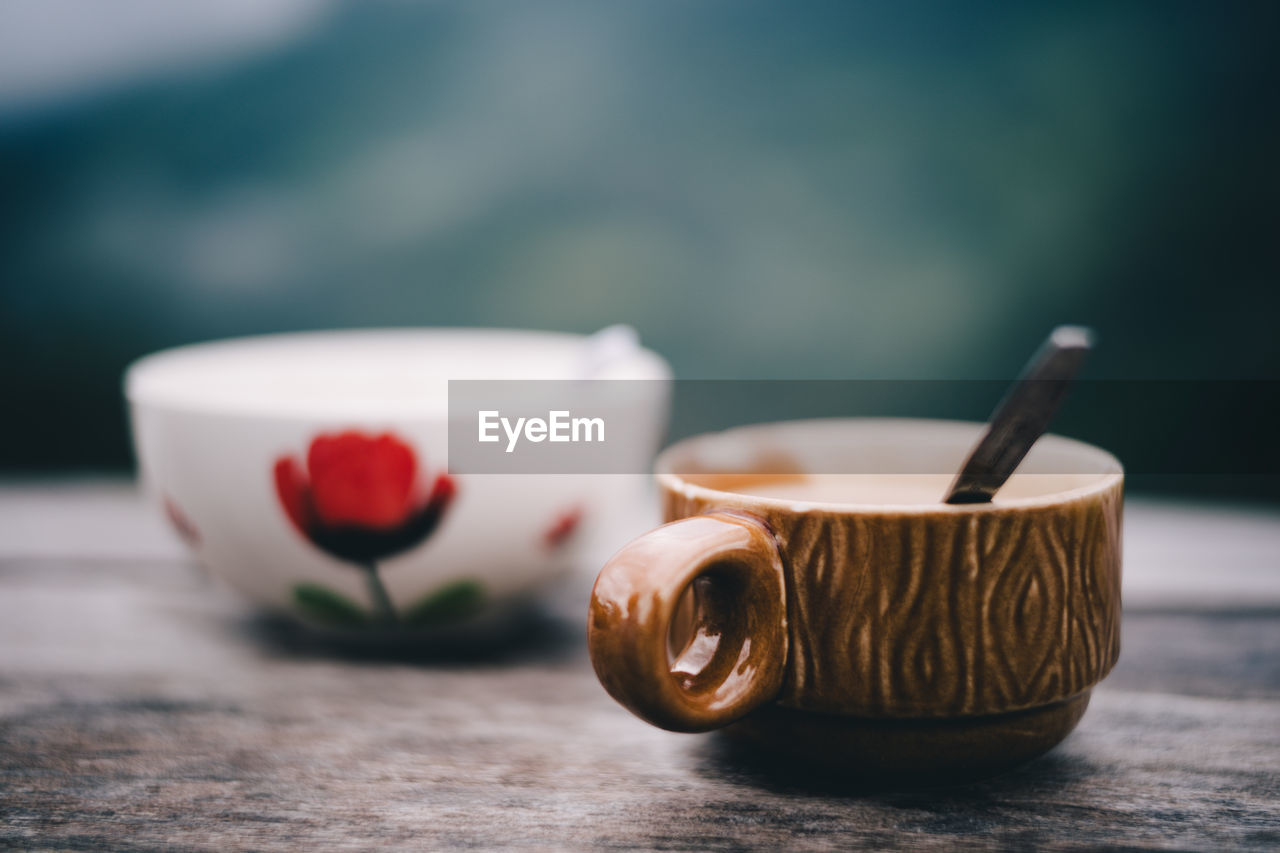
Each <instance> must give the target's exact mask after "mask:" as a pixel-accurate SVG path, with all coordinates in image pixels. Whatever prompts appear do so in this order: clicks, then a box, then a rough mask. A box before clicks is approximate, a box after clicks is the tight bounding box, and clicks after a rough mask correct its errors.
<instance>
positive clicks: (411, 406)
mask: <svg viewBox="0 0 1280 853" xmlns="http://www.w3.org/2000/svg"><path fill="white" fill-rule="evenodd" d="M484 337H488V338H501V339H504V340H506V341H509V342H511V343H513V344H519V343H529V344H532V345H535V346H536V345H539V344H542V345H546V344H559V345H569V344H574V343H580V342H583V341H586V340H587V339H588V338H590V335H587V334H580V333H576V332H560V331H550V330H541V329H522V328H503V327H497V326H492V327H491V326H474V327H473V326H384V327H358V328H349V329H314V330H302V331H291V332H278V333H270V334H262V335H243V336H236V337H229V338H216V339H212V340H208V341H199V342H195V343H190V344H183V345H180V346H175V347H169V348H166V349H162V350H158V351H156V352H152V353H149V354H147V355H144V356H142V357H140V358H138V359H135V360H134V361H133V362H131V363H130V364H129V365H128V366H127V367H126V368H125V370H124V374H123V377H122V390H123V393H124V397H125V399H126V401H127V402H128V404H129V406H130V407H131V408H135V409H136V408H147V409H153V410H160V411H166V412H181V413H188V414H206V415H220V416H239V417H258V418H273V419H293V420H316V419H324V418H350V417H351V416H352V415H353V414H358V415H359V416H360V417H362V418H374V419H381V420H401V419H431V420H435V419H439V418H442V417H445V416H447V414H448V405H447V400H439V399H432V400H420V401H413V402H412V403H407V404H396V405H388V403H387V401H385V400H376V401H361V402H360V403H359V404H358V409H357V408H352V407H350V406H344V405H342V404H341V402H337V403H335V402H327V401H326V402H318V401H308V402H290V403H289V404H288V405H273V404H271V403H270V402H266V401H264V400H263V399H262V397H260V396H259V397H256V398H254V397H250V396H248V395H246V397H245V398H244V399H242V400H228V399H226V398H225V397H219V398H217V399H213V400H204V399H197V398H193V397H191V396H189V395H182V396H180V397H179V396H176V395H174V394H172V393H171V391H170V390H168V389H165V388H163V387H157V386H158V385H159V382H158V380H156V379H154V378H152V377H153V374H155V373H157V372H159V371H168V370H174V369H175V363H180V362H181V361H184V360H187V359H195V358H201V359H204V358H217V355H218V353H219V352H221V351H226V352H227V353H233V352H236V353H238V352H243V350H244V349H246V348H251V347H257V346H261V347H270V346H273V345H279V346H281V347H282V348H287V347H289V346H290V345H291V344H295V343H296V344H300V345H305V344H313V345H314V344H315V343H317V342H320V341H323V340H325V339H334V340H337V341H342V342H346V343H348V344H349V343H351V342H357V341H359V340H360V339H361V338H368V339H381V340H386V341H391V340H395V339H403V340H406V341H412V340H413V339H426V340H435V341H444V340H447V339H450V338H453V339H458V340H465V339H468V338H470V339H479V338H484ZM628 359H629V361H628V362H627V363H628V364H633V365H635V366H636V368H637V372H638V373H640V374H642V375H637V376H635V377H627V379H637V380H641V381H659V382H670V381H671V379H672V370H671V366H670V364H668V363H667V361H666V359H664V358H663V357H662V356H661V355H659V354H658V353H656V352H655V351H653V350H651V349H649V348H648V347H645V346H643V345H637V346H636V349H635V352H634V353H632V354H630V355H629V356H628ZM504 378H511V379H515V378H516V377H504ZM571 378H572V377H567V376H566V377H534V379H557V380H559V379H565V380H568V379H571Z"/></svg>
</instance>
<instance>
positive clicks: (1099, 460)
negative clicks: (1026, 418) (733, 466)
mask: <svg viewBox="0 0 1280 853" xmlns="http://www.w3.org/2000/svg"><path fill="white" fill-rule="evenodd" d="M985 426H986V425H985V424H984V423H982V422H980V421H962V420H950V419H942V418H876V417H854V418H811V419H801V420H789V421H769V422H765V423H757V424H747V425H743V426H736V427H731V428H729V429H726V430H722V431H719V432H710V433H702V434H699V435H694V436H690V437H688V438H684V439H681V440H680V441H677V442H676V443H674V444H672V445H670V446H669V447H667V448H666V449H664V450H663V451H662V452H661V453H659V454H658V456H657V458H656V459H655V461H654V478H655V480H656V481H657V483H658V485H659V486H660V487H661V488H663V489H665V490H667V491H670V492H674V493H676V494H680V495H683V496H684V497H685V498H701V499H703V500H711V501H722V500H725V499H726V498H728V499H732V500H734V501H736V502H739V503H743V504H754V505H758V506H762V507H767V508H770V509H774V510H783V511H796V512H802V511H807V510H821V511H826V512H835V513H841V512H845V513H850V514H869V513H883V512H887V513H892V514H894V515H916V514H918V515H925V514H933V513H940V512H941V513H960V514H965V513H985V512H1004V511H1009V510H1022V509H1031V508H1035V507H1047V506H1060V505H1062V504H1066V503H1071V502H1074V501H1079V500H1085V499H1089V498H1091V497H1094V496H1096V495H1100V494H1103V493H1106V492H1108V491H1110V490H1112V489H1113V488H1115V487H1116V486H1117V484H1123V482H1124V467H1123V466H1122V465H1121V464H1120V460H1119V459H1117V458H1116V457H1115V456H1114V455H1112V454H1111V453H1110V452H1108V451H1106V450H1103V449H1102V448H1100V447H1097V446H1095V445H1092V444H1089V443H1087V442H1083V441H1079V440H1078V439H1074V438H1067V437H1066V436H1061V435H1057V434H1054V433H1046V434H1045V435H1044V436H1042V437H1041V438H1040V440H1039V442H1037V447H1039V446H1041V444H1045V445H1046V446H1047V447H1050V448H1052V449H1056V450H1058V451H1062V452H1068V453H1076V454H1080V455H1081V457H1083V458H1089V459H1091V460H1092V461H1093V462H1094V463H1096V464H1098V465H1099V466H1100V467H1101V468H1102V469H1103V470H1101V471H1100V472H1098V473H1097V478H1096V479H1095V480H1093V481H1092V482H1089V483H1087V484H1085V485H1082V486H1077V487H1074V488H1071V489H1064V490H1061V491H1054V492H1048V493H1046V494H1042V495H1033V496H1030V497H1021V498H1009V499H1005V500H1001V501H1000V502H999V503H992V502H988V503H971V504H947V503H943V502H942V501H941V499H939V501H938V502H937V503H925V504H902V503H855V502H848V503H844V502H833V501H804V500H796V499H792V498H782V497H773V496H763V495H754V494H751V493H750V492H739V491H733V490H731V489H716V488H712V487H710V486H704V485H699V484H697V483H693V482H690V481H689V480H688V479H686V476H685V475H682V474H681V473H679V472H678V471H677V470H675V464H674V463H675V460H676V459H677V458H679V457H680V456H682V455H687V454H690V453H692V452H694V451H695V450H696V449H697V448H699V447H702V446H707V445H713V444H716V443H721V442H730V441H741V440H743V439H757V440H758V439H759V438H760V437H761V436H767V435H770V434H773V435H776V434H777V433H785V432H789V431H796V432H803V431H804V430H807V429H850V430H858V429H874V430H883V431H886V432H887V431H890V430H892V431H893V432H894V434H895V435H901V434H902V433H903V432H904V431H906V430H911V429H920V428H929V429H940V430H952V431H961V430H963V431H967V432H970V433H971V434H972V440H974V441H976V439H977V436H978V434H979V431H980V430H981V429H982V428H983V427H985ZM775 446H776V445H775ZM728 473H732V471H731V470H730V471H728Z"/></svg>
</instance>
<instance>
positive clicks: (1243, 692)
mask: <svg viewBox="0 0 1280 853" xmlns="http://www.w3.org/2000/svg"><path fill="white" fill-rule="evenodd" d="M1125 569H1126V612H1125V617H1124V619H1125V621H1124V635H1123V651H1122V654H1121V661H1120V664H1119V665H1118V667H1117V668H1116V670H1115V671H1114V673H1113V674H1112V675H1111V677H1110V678H1109V679H1108V680H1107V681H1106V682H1105V683H1104V684H1103V685H1102V686H1101V687H1099V688H1098V689H1097V690H1096V691H1095V695H1094V701H1093V703H1092V705H1091V707H1090V709H1089V711H1088V713H1087V714H1086V716H1085V718H1084V721H1083V722H1082V723H1081V725H1080V727H1079V729H1078V730H1077V731H1076V732H1075V733H1074V734H1073V735H1071V736H1070V737H1069V738H1068V739H1067V740H1066V741H1065V742H1064V743H1063V744H1062V745H1061V746H1059V747H1058V748H1057V749H1055V750H1054V751H1053V752H1051V753H1049V754H1048V755H1046V756H1044V757H1043V758H1041V759H1039V760H1037V761H1035V762H1033V763H1031V764H1029V765H1026V766H1024V767H1022V768H1020V769H1018V770H1015V771H1013V772H1010V773H1007V774H1005V775H1003V776H1000V777H997V778H995V779H991V780H987V781H984V782H979V783H974V784H970V785H965V786H961V787H953V788H945V789H932V790H920V791H892V790H880V791H875V790H855V789H852V788H847V787H844V786H842V785H841V784H840V783H839V782H838V781H833V780H823V781H815V780H809V779H805V778H804V777H802V776H797V775H794V774H784V773H779V772H777V771H775V770H770V769H768V768H765V767H761V766H759V765H758V764H756V763H754V762H753V761H752V760H751V758H750V757H749V756H741V755H738V754H735V753H734V751H733V750H731V749H730V748H729V747H728V745H727V744H725V743H724V742H723V741H722V740H721V739H719V738H717V737H715V736H692V735H674V734H669V733H666V732H662V731H659V730H657V729H654V728H651V727H649V726H648V725H646V724H644V723H642V722H640V721H639V720H637V719H635V718H633V717H632V716H630V715H629V714H628V713H627V712H626V711H623V710H622V709H621V708H620V707H618V706H617V705H615V704H614V703H613V702H612V701H611V700H610V699H609V698H608V697H607V696H606V695H605V694H604V691H603V690H602V689H601V688H600V687H599V685H598V684H597V683H596V680H595V677H594V676H593V674H592V672H591V668H590V665H589V663H588V661H587V657H586V653H585V648H584V627H583V624H582V623H583V619H582V618H581V617H582V613H583V604H584V601H585V596H586V591H587V589H588V588H589V580H590V579H589V576H588V573H587V572H586V570H585V568H584V573H583V574H582V575H580V576H578V577H576V578H575V579H574V580H573V581H572V582H570V583H568V584H566V585H565V586H564V587H562V588H560V589H558V590H556V591H555V592H554V593H552V594H549V595H548V597H547V598H546V600H545V602H544V605H543V607H542V609H541V611H540V612H539V613H536V614H534V615H533V616H531V617H530V618H529V619H528V620H526V622H525V623H522V624H521V625H519V626H517V627H515V628H513V629H512V631H511V632H510V635H509V636H508V637H506V638H504V640H503V641H502V642H495V643H494V644H492V645H491V647H489V648H483V649H473V650H470V651H468V652H466V653H462V652H459V651H457V650H453V651H449V650H443V651H438V652H435V653H433V654H420V655H418V656H412V657H410V656H404V655H401V656H389V655H385V654H377V653H372V652H358V651H356V650H351V649H341V648H335V647H332V646H330V645H325V644H323V643H320V642H318V641H317V640H315V639H314V638H312V637H311V636H309V635H307V634H304V633H300V632H298V631H296V630H293V629H290V628H288V627H287V626H282V625H279V624H276V623H273V622H270V621H263V620H262V619H260V618H258V617H255V616H253V615H252V614H251V613H249V612H248V611H246V610H245V608H244V607H243V605H242V604H240V602H238V601H237V599H236V598H235V597H234V596H233V595H231V594H230V593H227V592H225V591H224V590H222V588H221V587H220V586H219V585H218V584H216V583H215V582H213V581H210V580H209V579H207V578H206V577H204V576H203V575H202V574H201V573H200V572H199V570H197V569H196V568H195V567H194V566H192V565H191V564H190V562H189V561H188V560H187V559H186V557H185V556H183V554H182V552H181V551H180V550H179V549H178V547H177V546H176V543H175V542H174V541H173V540H172V539H171V538H169V536H168V534H167V532H166V531H165V530H164V529H163V528H162V527H161V526H160V525H159V522H158V521H157V520H156V518H155V517H154V515H153V513H152V512H151V511H150V510H149V509H148V508H146V507H144V506H143V505H142V504H141V503H140V501H139V500H138V498H137V497H136V495H135V494H134V492H133V490H132V488H130V487H129V486H127V485H126V484H123V483H111V482H107V483H103V482H72V483H35V484H11V485H9V486H7V487H3V488H0V845H10V846H16V847H44V848H56V849H98V848H110V849H116V850H121V849H156V848H162V847H164V848H170V849H171V848H179V849H205V850H228V849H242V848H252V849H269V850H271V849H281V850H292V849H298V848H303V847H317V848H319V849H344V848H346V849H367V848H370V847H373V846H374V845H378V846H392V847H402V848H410V849H424V848H425V849H431V848H440V847H449V846H459V847H461V846H468V847H483V848H494V847H532V848H540V849H550V850H559V849H580V848H602V847H603V848H609V847H628V848H630V847H638V848H663V849H671V848H675V849H690V848H693V849H701V848H709V849H742V848H755V847H774V848H784V849H845V848H849V847H854V846H873V847H876V848H911V849H939V850H953V849H957V848H967V847H978V848H986V847H991V846H1002V847H1015V848H1022V847H1050V848H1052V847H1088V848H1097V847H1104V846H1105V847H1117V848H1126V847H1158V848H1180V849H1187V850H1205V849H1211V848H1228V849H1248V848H1253V849H1276V848H1278V847H1280V514H1278V513H1276V512H1274V511H1267V510H1257V509H1255V510H1233V509H1222V508H1207V507H1197V506H1194V505H1175V504H1144V503H1142V502H1139V501H1133V502H1131V504H1130V507H1129V509H1128V511H1127V516H1126V567H1125Z"/></svg>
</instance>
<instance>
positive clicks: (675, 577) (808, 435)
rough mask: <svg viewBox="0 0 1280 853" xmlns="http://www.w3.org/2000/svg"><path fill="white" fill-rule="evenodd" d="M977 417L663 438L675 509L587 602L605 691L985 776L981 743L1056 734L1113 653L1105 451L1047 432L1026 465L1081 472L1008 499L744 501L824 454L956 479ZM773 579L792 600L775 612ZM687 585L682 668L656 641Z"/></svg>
mask: <svg viewBox="0 0 1280 853" xmlns="http://www.w3.org/2000/svg"><path fill="white" fill-rule="evenodd" d="M979 429H980V425H978V424H962V423H954V422H933V421H877V420H872V419H863V420H850V421H814V422H794V423H788V424H777V425H766V426H761V427H747V428H742V429H739V430H733V431H730V432H728V433H724V434H720V435H716V436H704V437H701V438H697V439H692V440H690V441H688V442H684V443H682V444H679V445H676V446H675V447H673V448H671V449H670V450H668V451H667V452H665V453H664V454H663V455H662V456H661V457H660V459H659V463H658V466H659V467H658V470H659V474H658V483H659V487H660V489H661V493H662V500H663V512H664V516H665V517H666V518H667V519H668V520H669V521H670V523H668V524H666V525H664V526H663V527H661V528H658V529H657V530H655V531H653V532H652V533H650V534H647V535H645V536H643V537H641V538H640V539H638V540H636V541H635V542H633V543H632V544H630V545H628V546H626V547H624V548H623V549H622V550H621V551H620V552H618V554H617V555H615V556H614V557H613V558H612V559H611V561H610V562H609V563H608V564H607V565H606V566H605V568H604V570H603V571H602V572H601V575H600V578H599V580H598V581H597V584H596V587H595V592H594V595H593V599H592V605H591V614H590V622H589V641H590V646H591V653H592V661H593V663H594V665H595V668H596V672H597V673H598V674H599V676H600V679H601V681H602V683H603V684H604V685H605V687H606V689H608V690H609V692H610V693H611V694H612V695H613V696H614V697H615V698H617V699H618V700H619V701H620V702H622V703H623V704H624V705H626V706H627V707H629V708H630V709H631V710H632V711H634V712H636V713H637V714H638V715H640V716H641V717H643V718H644V719H647V720H649V721H650V722H653V723H655V724H657V725H659V726H662V727H664V728H669V729H672V730H676V731H706V730H709V729H713V728H718V727H722V726H725V725H728V724H730V723H735V722H738V721H740V720H741V722H740V723H739V724H738V725H736V726H734V728H733V731H735V732H736V733H738V734H740V735H742V736H744V737H748V738H751V739H752V740H754V741H755V742H757V743H764V742H767V741H769V740H770V738H773V737H775V736H776V738H780V739H781V740H780V741H779V742H778V743H775V744H774V746H778V747H781V748H790V747H791V746H794V747H795V749H796V750H798V751H800V752H803V750H802V749H801V748H800V741H801V740H804V739H806V738H807V739H808V740H810V741H812V743H813V744H814V745H815V746H816V749H814V750H811V752H813V753H814V754H815V755H821V754H822V753H823V752H824V750H825V751H826V754H828V755H832V756H841V755H843V754H846V753H850V752H852V753H864V752H866V750H867V749H868V744H870V743H872V742H875V743H877V744H879V746H877V747H876V749H875V750H874V752H875V756H876V757H875V762H873V763H876V764H878V765H879V766H881V767H883V768H892V767H894V766H898V767H899V768H900V769H906V768H910V767H914V766H916V765H917V764H919V763H921V762H923V764H925V765H928V764H930V763H931V762H932V763H933V764H934V765H935V766H936V767H938V768H939V769H940V768H942V767H943V766H944V765H945V766H946V767H948V768H951V769H952V770H955V769H956V768H963V767H965V766H969V767H972V768H973V769H978V768H979V765H981V767H984V768H986V767H989V766H991V764H992V761H994V760H995V759H994V758H992V760H991V761H985V762H978V761H977V759H976V757H974V756H975V755H976V753H977V752H981V751H982V749H986V748H988V747H991V745H992V744H998V743H1001V742H1002V741H1001V738H1002V737H1003V736H1004V735H1002V734H1001V733H1002V732H1003V733H1004V734H1005V735H1008V737H1009V738H1010V740H1008V741H1007V743H1005V747H1007V748H1002V751H1001V752H1000V756H1003V758H1004V759H1005V760H1022V759H1025V758H1027V757H1029V756H1030V755H1032V754H1036V753H1038V752H1040V751H1043V750H1044V749H1047V748H1049V747H1051V746H1052V745H1053V744H1055V743H1057V742H1058V741H1059V740H1061V738H1062V737H1064V736H1065V735H1066V734H1067V733H1068V732H1069V731H1070V730H1071V728H1072V727H1073V726H1074V725H1075V723H1076V722H1077V721H1078V720H1079V717H1080V715H1081V714H1082V713H1083V710H1084V706H1085V704H1086V703H1087V699H1088V691H1089V690H1090V688H1091V687H1092V686H1093V685H1094V684H1096V683H1097V682H1098V681H1099V680H1101V679H1102V678H1103V677H1104V676H1105V675H1106V674H1107V672H1108V671H1110V669H1111V667H1112V666H1113V664H1114V663H1115V661H1116V658H1117V656H1118V654H1119V633H1120V631H1119V629H1120V545H1121V506H1122V492H1123V476H1122V474H1121V469H1120V466H1119V463H1118V462H1116V460H1115V459H1114V458H1113V457H1111V456H1110V455H1109V454H1106V453H1105V452H1103V451H1101V450H1098V449H1096V448H1092V447H1089V446H1088V445H1084V444H1081V443H1079V442H1073V441H1070V440H1067V439H1062V438H1058V437H1054V436H1046V437H1045V439H1043V440H1042V441H1041V443H1040V444H1038V445H1037V446H1036V449H1035V450H1033V452H1032V455H1031V456H1029V457H1028V459H1027V461H1026V462H1025V463H1024V466H1025V468H1026V470H1027V471H1028V472H1031V473H1034V472H1042V473H1043V472H1049V473H1052V474H1053V475H1055V476H1056V475H1059V474H1067V475H1069V484H1070V485H1071V488H1069V489H1067V490H1065V491H1056V492H1049V493H1045V494H1038V495H1037V494H1030V495H1027V496H1024V497H1018V498H1015V499H1010V500H1005V501H1003V502H1000V503H996V504H970V505H958V506H957V505H947V504H943V503H942V502H941V495H939V499H938V501H937V502H936V503H916V504H903V505H879V504H871V503H867V504H838V503H825V502H804V501H797V500H784V499H779V498H775V497H759V496H753V495H751V494H749V492H750V490H751V488H752V486H753V485H756V486H759V485H761V484H768V486H769V487H770V488H773V487H776V485H777V484H778V483H779V482H786V481H788V480H790V479H794V478H803V477H804V476H806V475H807V474H819V473H823V472H825V471H827V470H830V468H829V467H828V468H824V467H822V466H823V465H824V464H825V465H827V466H837V465H839V466H842V467H840V468H839V469H838V470H851V467H850V466H862V467H859V468H858V470H865V469H867V468H870V467H876V466H878V467H879V468H880V469H881V470H882V471H888V472H893V471H896V470H900V469H903V468H901V466H905V465H906V464H907V463H906V461H905V460H910V465H911V466H914V467H912V469H911V470H915V471H925V470H928V471H931V472H932V471H935V470H936V471H945V470H947V468H948V467H949V466H951V465H952V464H958V462H959V461H960V460H961V459H963V456H964V453H965V452H966V450H967V449H968V447H969V446H970V445H971V443H972V441H973V439H974V438H976V436H977V434H978V431H979ZM842 448H843V449H842ZM839 454H854V455H857V454H863V455H865V456H866V459H865V460H858V459H849V458H837V457H838V456H839ZM726 460H735V461H734V462H732V464H730V463H728V462H727V461H726ZM762 490H763V489H762ZM730 541H732V542H734V543H735V544H734V546H733V549H732V550H731V551H726V550H725V549H724V543H725V542H730ZM779 575H780V577H781V583H782V588H783V590H784V593H783V594H784V595H785V608H783V612H782V613H781V614H779V615H776V616H775V615H773V614H774V613H775V611H776V610H777V608H776V598H777V596H778V577H779ZM727 578H732V579H733V583H726V582H724V581H723V580H722V579H727ZM691 581H693V583H692V584H691V583H690V582H691ZM686 588H692V590H693V594H694V598H695V600H697V604H696V607H695V610H696V613H695V615H694V616H693V617H692V629H691V631H690V633H691V635H692V637H693V641H688V640H685V639H684V638H683V637H682V638H681V640H680V643H679V645H680V646H681V648H683V649H684V651H683V653H681V654H678V655H677V656H675V659H674V664H669V663H668V657H667V656H666V655H659V654H658V653H657V649H658V647H659V645H660V644H661V643H664V642H666V640H667V638H668V636H669V634H670V631H671V630H672V629H671V619H672V614H673V613H674V612H675V608H676V607H677V604H678V602H679V601H680V600H681V596H682V595H683V594H684V592H685V590H686ZM735 614H741V616H740V617H736V616H735ZM675 630H676V631H681V630H682V626H681V625H680V624H678V622H677V624H676V626H675ZM779 634H783V635H785V640H783V639H782V638H781V637H780V636H779ZM711 637H716V638H718V639H717V640H714V641H713V640H712V639H709V638H711ZM641 650H643V652H641ZM698 665H701V667H702V668H701V669H700V670H697V671H696V672H692V671H691V670H693V669H696V666H698ZM779 670H780V672H779ZM718 685H723V686H724V691H725V692H724V693H721V692H718V689H717V688H718ZM729 697H731V698H729ZM757 709H759V710H757ZM753 711H755V713H752V712H753ZM744 717H745V719H743V718H744ZM810 717H811V718H812V720H813V721H814V726H815V727H816V728H814V729H813V731H812V732H809V729H808V728H807V724H806V723H805V720H807V719H809V718H810ZM886 721H897V722H896V723H895V725H894V726H893V727H889V728H886V727H885V725H884V724H885V722H886ZM902 721H910V725H906V724H905V723H903V722H902ZM837 729H838V730H840V732H841V734H839V736H837V735H836V734H835V730H837ZM819 730H821V731H822V732H824V733H823V734H822V735H821V736H818V735H816V734H814V733H815V732H817V731H819ZM926 731H929V732H932V734H930V735H928V736H927V737H926V736H925V735H924V734H922V733H923V732H926ZM804 732H809V733H808V734H805V735H804V737H802V736H801V735H802V733H804ZM771 733H772V734H771ZM810 735H812V737H811V736H810ZM895 743H896V744H897V746H894V745H893V744H895ZM926 743H927V744H931V745H930V746H929V748H928V749H922V748H921V745H922V744H926ZM842 744H843V746H841V745H842ZM947 744H951V745H952V746H951V747H948V746H947ZM981 744H986V745H987V746H985V747H984V746H981ZM966 756H969V757H966ZM863 757H864V758H867V757H868V756H867V755H864V756H863ZM997 757H999V756H997ZM996 763H999V762H996Z"/></svg>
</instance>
